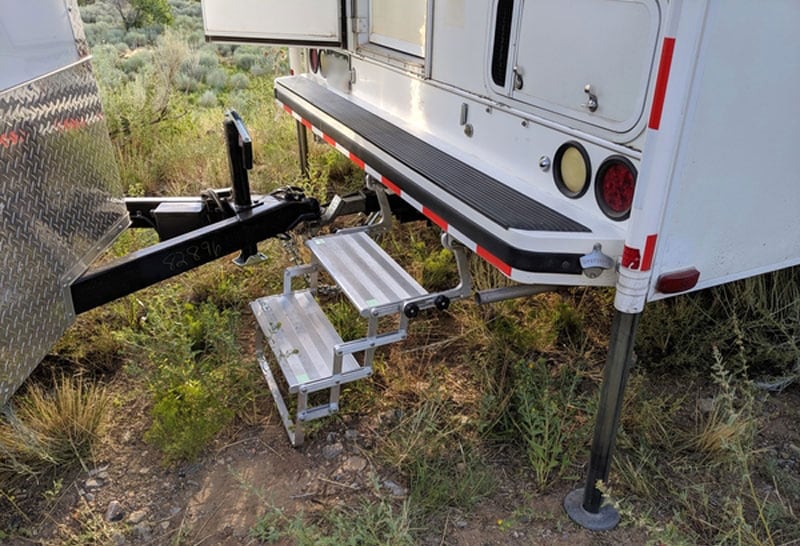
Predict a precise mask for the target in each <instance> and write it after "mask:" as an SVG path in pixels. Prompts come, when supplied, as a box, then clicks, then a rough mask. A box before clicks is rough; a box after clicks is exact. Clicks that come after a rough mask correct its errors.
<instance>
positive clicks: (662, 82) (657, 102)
mask: <svg viewBox="0 0 800 546" xmlns="http://www.w3.org/2000/svg"><path fill="white" fill-rule="evenodd" d="M674 52H675V38H671V37H669V36H667V37H665V38H664V44H663V45H662V46H661V61H660V62H659V64H658V76H657V77H656V88H655V93H654V94H653V106H652V107H651V108H650V121H649V122H648V124H647V127H648V128H650V129H652V130H654V131H658V128H659V127H660V126H661V114H662V112H663V110H664V97H666V95H667V84H668V83H669V72H670V68H672V54H673V53H674Z"/></svg>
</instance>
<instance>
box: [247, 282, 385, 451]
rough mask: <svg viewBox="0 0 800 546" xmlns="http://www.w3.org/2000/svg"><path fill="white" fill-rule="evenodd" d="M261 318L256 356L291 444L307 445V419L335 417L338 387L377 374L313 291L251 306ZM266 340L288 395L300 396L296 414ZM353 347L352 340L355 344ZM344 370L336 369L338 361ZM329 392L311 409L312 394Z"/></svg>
mask: <svg viewBox="0 0 800 546" xmlns="http://www.w3.org/2000/svg"><path fill="white" fill-rule="evenodd" d="M250 307H251V309H252V310H253V313H254V314H255V317H256V320H257V322H258V326H259V331H258V333H257V336H256V357H257V359H258V363H259V366H260V367H261V371H262V372H263V373H264V377H265V378H266V380H267V383H268V384H269V388H270V391H271V392H272V397H273V398H274V400H275V403H276V405H277V406H278V412H279V413H280V415H281V419H282V420H283V424H284V426H285V427H286V432H287V433H288V434H289V439H290V441H291V442H292V445H295V446H297V445H300V444H302V443H303V423H305V422H306V421H311V420H313V419H319V418H320V417H325V416H327V415H330V414H332V413H334V412H336V411H338V409H339V388H340V386H341V385H342V384H344V383H349V382H351V381H356V380H358V379H361V378H363V377H367V376H369V375H370V374H371V373H372V369H371V368H370V367H369V366H361V365H359V363H358V362H357V361H356V359H355V358H354V357H353V356H352V354H351V353H350V352H348V351H347V350H343V347H345V346H347V345H348V344H346V343H344V342H343V341H342V338H341V337H340V336H339V334H338V333H336V330H335V329H334V328H333V326H332V325H331V323H330V322H329V321H328V319H327V317H326V316H325V314H324V313H323V312H322V309H321V308H320V306H319V305H318V304H317V302H316V300H315V299H314V296H313V294H312V292H311V291H310V290H301V291H297V292H290V293H288V294H278V295H275V296H267V297H264V298H259V299H257V300H256V301H254V302H252V303H251V304H250ZM264 340H266V341H267V343H268V344H269V346H270V348H271V349H272V352H273V353H274V354H275V357H276V359H277V361H278V365H279V367H280V370H281V373H282V375H283V378H284V379H285V381H286V385H287V388H288V391H289V394H293V395H296V396H297V404H296V408H295V409H294V418H292V417H291V415H290V411H289V409H288V408H287V405H286V402H285V401H284V400H283V395H282V394H281V391H280V388H279V386H278V382H277V381H276V379H275V376H274V375H273V373H272V370H271V369H270V366H269V362H268V361H267V358H266V356H265V355H264V351H263V341H264ZM350 345H352V343H351V344H350ZM337 361H339V362H340V366H341V372H339V373H337V372H336V369H335V368H336V362H337ZM326 389H327V390H329V392H330V396H329V400H328V402H327V403H324V404H322V405H318V406H315V407H311V408H309V407H308V396H309V395H310V394H311V393H314V392H318V391H323V390H326Z"/></svg>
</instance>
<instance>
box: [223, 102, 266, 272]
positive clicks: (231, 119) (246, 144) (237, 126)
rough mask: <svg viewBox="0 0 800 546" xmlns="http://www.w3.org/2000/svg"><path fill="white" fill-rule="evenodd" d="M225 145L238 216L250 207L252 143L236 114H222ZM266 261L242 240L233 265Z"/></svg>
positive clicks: (251, 243)
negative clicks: (249, 175) (223, 115)
mask: <svg viewBox="0 0 800 546" xmlns="http://www.w3.org/2000/svg"><path fill="white" fill-rule="evenodd" d="M223 127H224V128H225V141H226V144H227V146H228V166H229V167H230V171H231V189H232V191H233V204H234V207H233V208H234V210H235V211H236V214H237V215H238V214H239V213H240V212H242V211H244V210H248V209H250V208H252V207H253V198H252V196H251V195H250V180H249V179H248V177H247V171H249V170H250V169H252V168H253V140H252V139H251V138H250V133H249V132H248V131H247V127H245V125H244V120H242V117H241V116H240V115H239V114H238V113H237V112H236V110H230V111H229V112H228V113H227V114H225V121H224V122H223ZM264 260H266V256H264V255H263V254H261V253H260V252H259V251H258V246H257V242H256V241H249V240H245V242H244V243H243V244H242V251H241V253H240V254H239V257H238V258H236V259H235V260H233V263H235V264H236V265H239V266H245V265H253V264H257V263H261V262H263V261H264Z"/></svg>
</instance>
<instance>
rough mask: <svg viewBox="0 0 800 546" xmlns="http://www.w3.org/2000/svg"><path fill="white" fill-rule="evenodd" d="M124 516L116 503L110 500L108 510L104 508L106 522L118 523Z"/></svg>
mask: <svg viewBox="0 0 800 546" xmlns="http://www.w3.org/2000/svg"><path fill="white" fill-rule="evenodd" d="M124 515H125V511H124V510H123V509H122V505H121V504H120V503H119V502H118V501H115V500H112V501H111V502H109V503H108V508H106V521H119V520H121V519H122V516H124Z"/></svg>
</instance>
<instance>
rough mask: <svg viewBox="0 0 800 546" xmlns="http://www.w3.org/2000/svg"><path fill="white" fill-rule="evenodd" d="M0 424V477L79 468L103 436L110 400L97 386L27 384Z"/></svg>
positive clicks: (59, 381) (63, 381) (78, 381)
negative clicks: (75, 466)
mask: <svg viewBox="0 0 800 546" xmlns="http://www.w3.org/2000/svg"><path fill="white" fill-rule="evenodd" d="M15 404H16V406H17V407H16V409H13V407H9V408H7V409H6V414H5V416H4V419H3V420H2V422H0V475H4V476H5V477H9V476H14V475H23V476H32V477H37V476H42V475H44V474H45V473H46V472H48V471H52V470H54V469H55V468H68V467H70V466H74V465H77V464H82V463H84V461H86V460H87V459H88V457H89V456H90V455H91V449H92V446H93V444H94V442H95V441H96V440H97V439H98V438H99V437H100V435H101V434H102V433H103V428H104V425H105V424H106V423H107V420H108V417H109V411H110V407H111V397H110V396H109V394H108V393H107V391H106V389H105V388H104V387H103V386H101V385H98V384H95V383H90V382H87V381H84V380H83V379H82V378H81V377H78V378H75V379H72V378H68V377H60V378H58V379H57V380H56V381H55V385H54V387H53V389H52V391H50V390H48V389H46V388H45V387H43V386H40V385H37V384H32V385H29V386H28V387H27V390H26V392H25V393H24V394H23V395H22V396H18V397H17V398H15Z"/></svg>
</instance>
